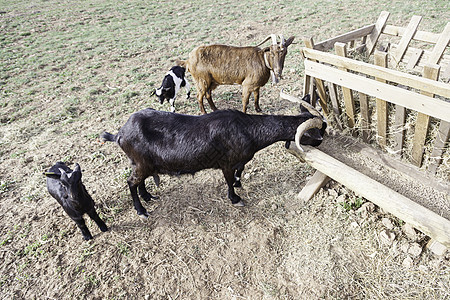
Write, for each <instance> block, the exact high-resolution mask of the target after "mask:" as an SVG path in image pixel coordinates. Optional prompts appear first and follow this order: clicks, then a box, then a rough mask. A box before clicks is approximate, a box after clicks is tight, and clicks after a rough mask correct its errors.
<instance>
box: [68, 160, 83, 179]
mask: <svg viewBox="0 0 450 300" xmlns="http://www.w3.org/2000/svg"><path fill="white" fill-rule="evenodd" d="M80 180H81V167H80V165H79V164H75V168H74V169H73V172H72V174H70V182H71V183H75V182H78V181H80Z"/></svg>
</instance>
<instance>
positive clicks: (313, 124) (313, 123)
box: [295, 118, 323, 152]
mask: <svg viewBox="0 0 450 300" xmlns="http://www.w3.org/2000/svg"><path fill="white" fill-rule="evenodd" d="M322 123H323V121H322V119H321V118H313V119H309V120H307V121H305V122H303V123H302V124H300V126H298V127H297V132H296V133H295V145H296V146H297V148H298V149H299V150H300V151H302V152H304V151H303V148H302V147H301V146H300V139H301V138H302V136H303V135H304V134H305V132H306V131H307V130H309V129H311V128H317V129H321V128H322Z"/></svg>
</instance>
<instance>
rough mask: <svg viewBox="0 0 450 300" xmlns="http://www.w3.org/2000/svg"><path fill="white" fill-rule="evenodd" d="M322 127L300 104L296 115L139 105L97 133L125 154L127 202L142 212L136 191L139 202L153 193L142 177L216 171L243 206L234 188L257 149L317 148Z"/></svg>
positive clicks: (313, 113)
mask: <svg viewBox="0 0 450 300" xmlns="http://www.w3.org/2000/svg"><path fill="white" fill-rule="evenodd" d="M305 108H306V109H305ZM326 126H327V125H326V123H325V122H324V120H323V118H322V117H321V116H320V114H319V113H318V112H317V111H316V110H315V109H314V108H313V107H312V106H311V105H309V104H308V103H306V102H305V103H304V104H302V106H301V113H300V114H299V115H297V116H273V115H248V114H244V113H242V112H240V111H236V110H220V111H216V112H213V113H210V114H206V115H201V116H189V115H181V114H176V113H169V112H161V111H156V110H153V109H144V110H141V111H139V112H136V113H134V114H132V115H131V116H130V118H129V119H128V121H127V122H126V123H125V125H124V126H122V128H120V129H119V132H118V133H117V134H116V135H113V134H110V133H108V132H103V133H102V134H101V138H103V139H104V140H105V141H110V142H116V143H117V144H118V145H119V146H120V147H121V148H122V150H123V151H124V152H125V154H126V155H127V156H128V157H129V159H130V162H131V166H132V173H131V175H130V176H129V178H128V181H127V182H128V186H129V188H130V191H131V196H132V199H133V204H134V207H135V209H136V210H137V213H138V215H143V216H148V214H147V211H146V209H145V208H144V207H143V206H142V203H141V202H140V201H139V197H138V192H139V194H140V196H141V197H142V198H143V199H144V200H145V201H149V200H150V199H151V198H152V197H153V196H152V195H151V194H150V193H149V192H148V191H147V190H146V188H145V182H144V181H145V179H146V178H147V177H149V176H153V177H154V178H156V179H158V174H169V175H180V174H194V173H196V172H197V171H200V170H203V169H208V168H214V169H221V170H222V172H223V175H224V176H225V180H226V182H227V185H228V198H229V199H230V200H231V202H232V203H233V204H234V205H236V206H243V205H244V203H243V201H242V200H241V198H240V197H239V196H238V195H236V193H235V191H234V187H235V186H237V187H239V186H241V183H240V177H241V174H242V171H243V170H244V166H245V164H246V163H248V162H249V161H250V160H251V159H252V158H253V156H254V155H255V153H256V152H257V151H259V150H261V149H263V148H265V147H267V146H269V145H271V144H273V143H275V142H278V141H286V142H289V141H294V140H295V139H297V140H298V141H300V143H301V144H304V145H312V146H318V145H320V143H321V142H322V137H323V135H324V132H325V128H326Z"/></svg>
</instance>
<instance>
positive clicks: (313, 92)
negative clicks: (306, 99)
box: [309, 78, 317, 107]
mask: <svg viewBox="0 0 450 300" xmlns="http://www.w3.org/2000/svg"><path fill="white" fill-rule="evenodd" d="M315 87H316V81H315V79H314V78H311V82H310V83H309V91H310V95H311V98H310V99H311V105H312V106H314V107H316V102H317V93H316V90H315Z"/></svg>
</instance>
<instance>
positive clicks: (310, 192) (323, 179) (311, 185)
mask: <svg viewBox="0 0 450 300" xmlns="http://www.w3.org/2000/svg"><path fill="white" fill-rule="evenodd" d="M329 180H330V177H328V176H327V175H325V174H323V173H322V172H320V171H316V172H315V173H314V175H313V176H312V177H311V179H310V180H309V181H308V182H307V183H306V185H305V186H304V187H303V189H302V190H301V191H300V193H299V194H298V196H297V197H298V198H299V200H300V201H302V202H307V201H309V200H310V199H311V198H312V197H313V196H314V195H315V194H316V193H317V191H319V190H320V188H321V187H323V186H324V185H325V184H327V182H328V181H329Z"/></svg>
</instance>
